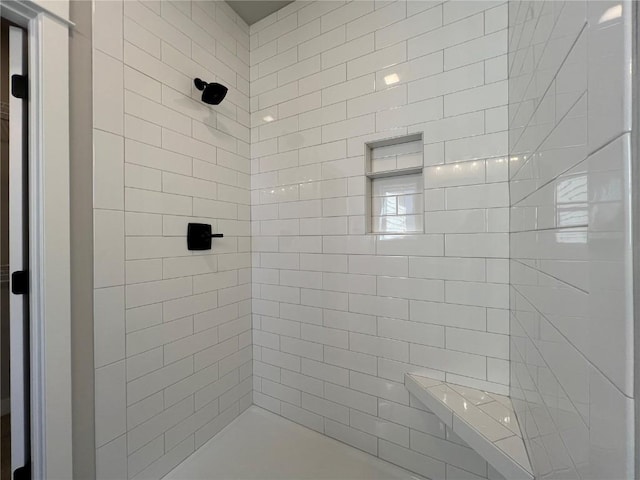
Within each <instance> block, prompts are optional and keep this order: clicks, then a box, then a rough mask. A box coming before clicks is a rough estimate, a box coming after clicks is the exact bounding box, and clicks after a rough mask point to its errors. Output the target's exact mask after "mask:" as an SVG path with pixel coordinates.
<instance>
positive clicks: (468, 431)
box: [404, 373, 534, 480]
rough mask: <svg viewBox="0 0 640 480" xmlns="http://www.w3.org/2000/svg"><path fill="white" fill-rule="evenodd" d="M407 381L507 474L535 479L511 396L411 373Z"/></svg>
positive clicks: (426, 403)
mask: <svg viewBox="0 0 640 480" xmlns="http://www.w3.org/2000/svg"><path fill="white" fill-rule="evenodd" d="M404 384H405V386H406V388H407V390H409V392H411V393H412V394H413V395H414V396H415V397H416V398H417V399H418V400H419V401H420V402H421V403H422V404H423V405H425V406H426V407H427V408H428V409H429V410H431V411H432V412H433V413H434V414H435V415H436V416H437V417H438V418H439V419H440V420H441V421H442V422H443V423H445V424H446V425H447V426H448V427H449V428H451V430H453V432H454V433H456V434H457V435H458V436H459V437H460V438H462V439H463V440H464V441H465V442H467V444H469V446H470V447H471V448H473V449H474V450H475V451H476V452H477V453H478V454H479V455H480V456H482V457H483V458H484V459H485V460H486V461H487V462H488V463H489V464H491V466H492V467H493V468H495V469H496V470H497V471H498V472H500V473H501V474H502V475H503V476H504V477H505V478H508V479H514V480H515V479H518V480H520V479H523V480H524V479H527V480H533V479H534V476H533V473H532V469H531V464H530V463H529V457H528V456H527V451H526V449H525V446H524V441H523V440H522V434H521V432H520V427H519V425H518V422H517V420H516V414H515V412H514V410H513V405H512V404H511V399H510V398H509V397H505V396H503V395H497V394H494V393H487V392H484V391H482V390H478V389H475V388H470V387H463V386H460V385H453V384H450V383H446V382H442V381H440V380H434V379H431V378H426V377H421V376H418V375H414V374H409V373H407V374H405V376H404Z"/></svg>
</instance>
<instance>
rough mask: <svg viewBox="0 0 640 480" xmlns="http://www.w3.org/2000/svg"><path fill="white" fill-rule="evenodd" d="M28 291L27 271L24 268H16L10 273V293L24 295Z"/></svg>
mask: <svg viewBox="0 0 640 480" xmlns="http://www.w3.org/2000/svg"><path fill="white" fill-rule="evenodd" d="M28 292H29V273H28V272H27V271H26V270H18V271H16V272H13V273H12V274H11V293H13V294H14V295H24V294H26V293H28Z"/></svg>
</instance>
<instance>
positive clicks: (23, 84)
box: [11, 75, 29, 100]
mask: <svg viewBox="0 0 640 480" xmlns="http://www.w3.org/2000/svg"><path fill="white" fill-rule="evenodd" d="M28 91H29V84H28V82H27V76H26V75H11V95H13V96H14V97H16V98H22V99H23V100H26V99H27V92H28Z"/></svg>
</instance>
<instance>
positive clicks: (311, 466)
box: [164, 406, 421, 480]
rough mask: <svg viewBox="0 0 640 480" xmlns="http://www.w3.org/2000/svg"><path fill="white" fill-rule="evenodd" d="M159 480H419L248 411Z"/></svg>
mask: <svg viewBox="0 0 640 480" xmlns="http://www.w3.org/2000/svg"><path fill="white" fill-rule="evenodd" d="M164 478H165V480H167V479H171V480H197V479H203V480H204V479H207V480H216V479H225V480H232V479H237V480H240V479H243V480H249V479H256V480H258V479H309V480H311V479H336V480H337V479H343V480H346V479H363V480H364V479H380V480H382V479H385V480H387V479H389V480H390V479H418V478H421V477H419V476H417V475H414V474H412V473H409V472H408V471H406V470H403V469H402V468H400V467H396V466H395V465H392V464H390V463H387V462H385V461H383V460H380V459H378V458H376V457H374V456H372V455H369V454H367V453H364V452H362V451H360V450H357V449H355V448H352V447H350V446H348V445H345V444H344V443H340V442H338V441H337V440H333V439H331V438H329V437H325V436H324V435H321V434H319V433H317V432H314V431H313V430H309V429H307V428H305V427H302V426H300V425H298V424H296V423H293V422H291V421H289V420H287V419H285V418H283V417H280V416H278V415H275V414H273V413H271V412H268V411H266V410H263V409H261V408H259V407H256V406H252V407H250V408H249V409H247V410H246V411H245V412H244V413H242V415H240V416H239V417H238V418H236V419H235V420H234V421H233V422H231V423H230V424H229V425H228V426H227V427H226V428H225V429H224V430H222V431H221V432H220V433H219V434H218V435H216V436H215V437H214V438H212V439H211V440H209V441H208V442H207V443H205V444H204V445H203V446H202V448H200V449H199V450H198V451H196V452H195V453H194V454H193V455H191V456H190V457H189V458H187V459H186V460H185V461H184V462H182V463H181V464H180V465H178V466H177V467H176V468H175V469H174V470H173V471H171V472H170V473H169V474H168V475H167V476H166V477H164Z"/></svg>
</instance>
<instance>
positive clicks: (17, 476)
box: [13, 465, 31, 480]
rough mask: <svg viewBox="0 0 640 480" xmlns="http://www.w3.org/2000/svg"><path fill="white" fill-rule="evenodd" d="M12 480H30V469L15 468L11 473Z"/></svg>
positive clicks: (27, 466) (26, 466)
mask: <svg viewBox="0 0 640 480" xmlns="http://www.w3.org/2000/svg"><path fill="white" fill-rule="evenodd" d="M13 480H31V468H29V465H25V466H24V467H20V468H16V469H15V470H14V472H13Z"/></svg>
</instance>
